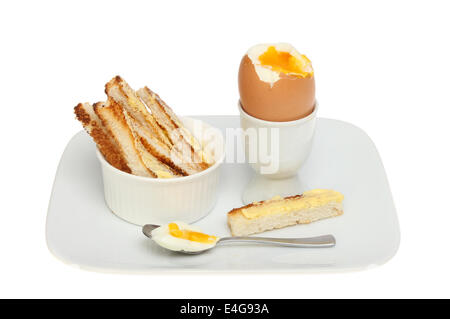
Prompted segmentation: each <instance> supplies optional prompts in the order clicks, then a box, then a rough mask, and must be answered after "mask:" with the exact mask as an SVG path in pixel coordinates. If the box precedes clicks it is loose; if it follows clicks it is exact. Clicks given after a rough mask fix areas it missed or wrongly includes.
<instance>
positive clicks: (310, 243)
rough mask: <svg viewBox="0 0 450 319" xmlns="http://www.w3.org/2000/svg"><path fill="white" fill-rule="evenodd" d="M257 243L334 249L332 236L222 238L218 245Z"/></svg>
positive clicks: (334, 241) (334, 242) (334, 240)
mask: <svg viewBox="0 0 450 319" xmlns="http://www.w3.org/2000/svg"><path fill="white" fill-rule="evenodd" d="M238 242H241V243H258V244H266V245H267V244H271V245H280V246H290V247H301V248H311V247H314V248H319V247H321V248H324V247H334V245H336V239H335V238H334V236H333V235H323V236H316V237H307V238H267V237H239V236H236V237H222V238H220V240H219V242H218V243H238Z"/></svg>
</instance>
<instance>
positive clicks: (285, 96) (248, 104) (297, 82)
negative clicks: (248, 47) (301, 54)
mask: <svg viewBox="0 0 450 319" xmlns="http://www.w3.org/2000/svg"><path fill="white" fill-rule="evenodd" d="M238 83H239V94H240V98H241V100H240V101H241V106H242V108H243V109H244V110H245V112H247V113H248V114H249V115H251V116H253V117H256V118H258V119H261V120H266V121H272V122H286V121H294V120H298V119H301V118H303V117H305V116H308V115H309V114H311V113H312V111H313V110H314V106H315V81H314V76H309V77H304V78H300V77H297V76H294V75H289V74H285V73H282V72H280V73H279V79H278V80H277V81H275V82H274V83H270V82H264V81H262V80H261V79H260V78H259V76H258V74H257V72H256V70H255V65H254V64H253V62H252V60H251V59H250V58H249V57H248V55H245V56H244V57H243V58H242V61H241V65H240V67H239V76H238Z"/></svg>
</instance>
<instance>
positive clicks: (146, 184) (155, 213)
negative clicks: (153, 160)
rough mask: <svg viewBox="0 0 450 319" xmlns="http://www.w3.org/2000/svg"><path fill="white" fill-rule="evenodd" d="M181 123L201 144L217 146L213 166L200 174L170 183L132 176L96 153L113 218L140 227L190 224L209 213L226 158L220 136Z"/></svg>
mask: <svg viewBox="0 0 450 319" xmlns="http://www.w3.org/2000/svg"><path fill="white" fill-rule="evenodd" d="M182 122H183V124H184V126H185V127H186V128H187V129H188V130H190V131H191V132H192V133H193V135H194V136H195V137H196V138H197V139H198V140H199V141H200V142H201V143H206V142H207V141H208V142H211V141H213V143H214V144H215V145H216V146H218V147H214V149H215V153H214V155H213V156H214V158H215V163H214V164H213V165H212V166H211V167H209V168H208V169H206V170H204V171H202V172H200V173H197V174H193V175H190V176H184V177H179V178H172V179H157V178H149V177H141V176H135V175H131V174H128V173H125V172H122V171H120V170H118V169H116V168H115V167H113V166H111V165H110V164H109V163H108V162H107V161H106V160H105V159H104V158H103V156H102V154H101V153H100V152H99V151H98V150H97V158H98V159H99V161H100V164H101V167H102V175H103V186H104V193H105V201H106V204H107V205H108V207H109V208H110V209H111V211H112V212H113V213H114V214H116V215H117V216H119V217H120V218H122V219H124V220H126V221H128V222H130V223H133V224H136V225H140V226H142V225H145V224H157V225H160V224H165V223H169V222H172V221H176V220H180V221H184V222H186V223H192V222H194V221H196V220H199V219H200V218H202V217H204V216H206V215H207V214H208V213H209V212H210V211H211V210H212V208H213V207H214V205H215V203H216V200H217V191H218V184H219V177H220V167H221V165H222V162H223V160H224V157H225V151H224V138H223V134H222V133H221V132H220V131H219V130H218V129H216V128H213V127H211V126H210V125H208V124H206V123H204V122H202V121H200V120H196V119H192V118H189V117H184V118H182ZM194 126H195V128H194ZM199 128H200V129H199ZM205 132H207V133H205Z"/></svg>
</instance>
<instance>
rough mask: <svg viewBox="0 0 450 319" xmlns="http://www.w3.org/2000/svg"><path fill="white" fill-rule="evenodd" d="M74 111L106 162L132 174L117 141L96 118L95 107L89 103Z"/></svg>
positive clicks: (77, 107)
mask: <svg viewBox="0 0 450 319" xmlns="http://www.w3.org/2000/svg"><path fill="white" fill-rule="evenodd" d="M99 103H100V102H99ZM96 104H97V103H96ZM74 110H75V116H76V117H77V119H78V120H79V121H80V122H81V123H82V125H83V127H84V128H85V130H86V131H87V132H88V133H89V135H91V137H92V138H93V139H94V141H95V143H96V144H97V147H98V149H99V150H100V153H102V155H103V157H104V158H105V160H106V161H107V162H108V163H109V164H111V165H112V166H114V167H115V168H117V169H119V170H121V171H124V172H126V173H131V169H130V168H129V167H128V165H127V163H126V160H125V158H124V156H123V153H122V151H121V150H120V148H119V147H118V145H117V144H116V142H115V140H114V139H112V138H111V137H110V135H109V134H108V132H107V131H106V128H105V127H104V126H103V124H102V123H101V120H100V119H99V118H98V117H97V116H95V115H96V114H95V112H94V108H93V106H92V105H90V104H89V103H79V104H78V105H77V106H75V109H74Z"/></svg>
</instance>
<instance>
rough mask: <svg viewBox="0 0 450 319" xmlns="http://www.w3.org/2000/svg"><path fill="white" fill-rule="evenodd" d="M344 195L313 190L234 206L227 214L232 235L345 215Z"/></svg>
mask: <svg viewBox="0 0 450 319" xmlns="http://www.w3.org/2000/svg"><path fill="white" fill-rule="evenodd" d="M343 199H344V196H343V195H342V194H341V193H339V192H336V191H333V190H326V189H314V190H311V191H308V192H305V193H303V194H302V195H296V196H290V197H286V198H281V197H275V198H273V199H270V200H266V201H261V202H256V203H252V204H249V205H247V206H243V207H240V208H235V209H233V210H231V211H230V212H229V213H228V226H229V228H230V230H231V234H232V235H233V236H247V235H251V234H256V233H261V232H264V231H268V230H272V229H276V228H283V227H286V226H290V225H296V224H308V223H311V222H314V221H317V220H320V219H324V218H329V217H334V216H339V215H342V214H343V213H344V212H343V210H342V201H343Z"/></svg>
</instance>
